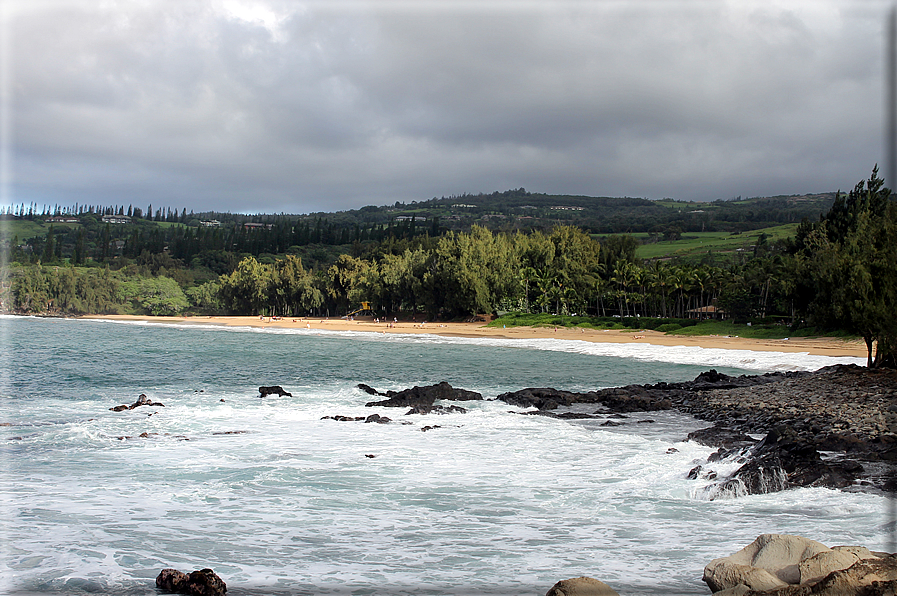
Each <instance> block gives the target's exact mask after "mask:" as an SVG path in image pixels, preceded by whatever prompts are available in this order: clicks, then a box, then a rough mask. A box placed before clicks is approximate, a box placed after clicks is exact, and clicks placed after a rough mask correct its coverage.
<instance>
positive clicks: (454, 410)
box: [405, 405, 467, 416]
mask: <svg viewBox="0 0 897 596" xmlns="http://www.w3.org/2000/svg"><path fill="white" fill-rule="evenodd" d="M466 413H467V410H466V409H465V408H462V407H461V406H456V405H451V406H448V407H446V406H413V407H412V408H411V409H410V410H408V411H407V412H405V415H406V416H410V415H411V414H466Z"/></svg>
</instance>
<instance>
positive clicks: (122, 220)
mask: <svg viewBox="0 0 897 596" xmlns="http://www.w3.org/2000/svg"><path fill="white" fill-rule="evenodd" d="M102 221H103V223H108V224H129V223H131V218H130V217H128V216H127V215H104V216H103V220H102Z"/></svg>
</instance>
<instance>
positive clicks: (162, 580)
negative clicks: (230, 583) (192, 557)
mask: <svg viewBox="0 0 897 596" xmlns="http://www.w3.org/2000/svg"><path fill="white" fill-rule="evenodd" d="M156 587H157V588H159V589H160V590H165V591H166V592H171V593H174V594H190V595H192V596H224V595H225V594H226V593H227V584H225V583H224V581H223V580H222V579H221V578H220V577H218V575H217V574H216V573H215V572H214V571H212V570H211V569H200V570H198V571H193V572H191V573H190V574H186V573H183V572H181V571H178V570H177V569H163V570H162V571H161V572H160V573H159V575H158V577H156Z"/></svg>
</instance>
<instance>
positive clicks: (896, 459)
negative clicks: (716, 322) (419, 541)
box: [498, 365, 897, 495]
mask: <svg viewBox="0 0 897 596" xmlns="http://www.w3.org/2000/svg"><path fill="white" fill-rule="evenodd" d="M498 399H500V400H503V401H506V402H508V403H511V404H514V405H519V406H534V407H536V408H538V409H539V410H540V411H546V412H550V411H552V410H555V409H557V408H558V407H561V406H570V405H572V404H574V403H595V404H600V405H601V406H602V407H603V410H604V411H606V412H634V411H656V410H666V409H676V410H679V411H681V412H684V413H687V414H690V415H692V416H694V417H696V418H698V419H701V420H706V421H708V422H709V423H710V424H711V425H712V426H711V427H710V428H708V429H705V430H703V431H698V432H696V433H692V434H691V435H689V437H688V438H689V439H690V440H694V441H697V442H700V443H702V444H705V445H708V446H712V447H718V448H719V451H717V452H716V453H715V454H713V455H712V456H711V457H710V458H709V460H708V462H707V463H708V466H702V467H699V468H696V469H695V470H692V473H691V476H692V477H693V478H704V479H710V480H717V473H716V472H715V471H714V470H713V466H712V465H710V464H713V463H715V462H718V461H729V462H731V461H733V460H734V461H737V462H738V463H742V464H744V465H743V466H742V468H739V470H738V471H736V472H735V473H734V474H732V475H730V476H728V477H725V478H718V481H719V482H718V484H717V486H716V489H715V490H717V491H718V492H719V493H725V492H728V493H731V494H736V495H737V494H750V493H760V492H773V491H776V490H782V489H785V488H790V487H794V486H828V487H832V488H852V487H860V488H862V487H866V488H870V489H875V490H886V491H892V492H893V491H894V489H895V486H894V466H895V463H897V371H894V370H885V369H882V370H870V369H867V368H862V367H858V366H855V365H837V366H831V367H826V368H823V369H820V370H818V371H816V372H812V373H811V372H788V373H769V374H765V375H756V376H741V377H730V376H727V375H723V374H719V373H717V372H716V371H714V370H711V371H708V372H706V373H702V374H701V375H699V376H698V377H697V378H696V379H695V380H694V381H689V382H683V383H657V384H654V385H628V386H626V387H617V388H611V389H602V390H599V391H594V392H588V393H570V392H564V391H553V390H549V389H525V390H522V391H518V392H513V393H509V394H504V395H500V396H499V397H498ZM562 415H563V414H562ZM764 435H765V436H764Z"/></svg>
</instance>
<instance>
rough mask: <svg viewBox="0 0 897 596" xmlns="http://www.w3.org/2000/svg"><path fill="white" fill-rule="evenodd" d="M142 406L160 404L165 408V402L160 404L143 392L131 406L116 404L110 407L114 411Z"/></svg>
mask: <svg viewBox="0 0 897 596" xmlns="http://www.w3.org/2000/svg"><path fill="white" fill-rule="evenodd" d="M140 406H159V407H162V408H164V407H165V404H160V403H159V402H154V401H152V400H150V399H149V398H148V397H147V396H146V394H145V393H141V394H140V396H139V397H138V398H137V401H135V402H134V403H132V404H131V405H130V406H127V405H124V404H122V405H120V406H115V407H114V408H109V409H110V410H112V411H113V412H121V411H123V410H133V409H134V408H137V407H140Z"/></svg>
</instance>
